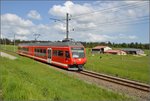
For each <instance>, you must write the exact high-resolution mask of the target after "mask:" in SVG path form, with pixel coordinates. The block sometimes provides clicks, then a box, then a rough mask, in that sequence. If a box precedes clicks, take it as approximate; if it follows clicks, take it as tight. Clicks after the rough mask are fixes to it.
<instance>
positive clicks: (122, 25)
mask: <svg viewBox="0 0 150 101" xmlns="http://www.w3.org/2000/svg"><path fill="white" fill-rule="evenodd" d="M145 23H150V22H149V21H147V20H141V21H139V22H132V23H117V24H113V23H112V24H110V25H113V26H115V27H119V28H120V27H124V25H135V24H136V25H137V24H145ZM110 25H103V26H101V27H107V28H109V27H110ZM91 30H92V31H93V30H102V29H98V28H96V27H95V28H87V29H85V28H83V29H77V31H91Z"/></svg>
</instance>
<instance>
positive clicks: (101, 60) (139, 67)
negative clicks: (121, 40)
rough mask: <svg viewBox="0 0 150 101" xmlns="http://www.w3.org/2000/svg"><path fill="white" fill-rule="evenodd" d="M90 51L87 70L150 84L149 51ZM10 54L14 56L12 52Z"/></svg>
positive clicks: (5, 47)
mask: <svg viewBox="0 0 150 101" xmlns="http://www.w3.org/2000/svg"><path fill="white" fill-rule="evenodd" d="M1 47H2V48H3V49H6V50H10V51H14V46H13V45H6V46H5V45H2V46H1ZM15 51H17V47H15ZM90 51H91V50H90V49H89V48H87V49H86V57H87V63H86V64H85V69H88V70H92V71H95V72H100V73H105V74H108V75H113V76H118V77H122V78H127V79H131V80H135V81H139V82H144V83H150V76H149V73H150V62H149V60H150V51H149V50H145V53H146V54H147V56H133V55H126V56H121V55H120V56H119V55H111V54H94V55H92V54H91V52H90ZM9 53H10V54H12V53H11V52H9ZM13 55H15V54H13Z"/></svg>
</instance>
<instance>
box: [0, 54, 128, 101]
mask: <svg viewBox="0 0 150 101" xmlns="http://www.w3.org/2000/svg"><path fill="white" fill-rule="evenodd" d="M16 56H17V55H16ZM0 65H1V66H0V72H1V73H0V77H1V80H0V81H1V82H0V89H2V96H1V97H2V99H4V100H17V99H18V100H23V99H25V100H57V101H58V100H112V99H114V100H127V99H128V98H127V97H125V96H124V95H120V94H117V93H113V92H111V91H107V90H105V89H102V88H98V87H96V86H95V85H91V84H86V83H84V82H83V81H81V80H79V79H77V78H75V77H73V76H68V75H67V74H63V73H60V72H58V71H56V70H54V69H51V68H49V66H46V65H43V64H39V63H37V62H36V61H34V60H33V59H30V58H26V57H21V56H18V58H17V59H16V60H10V59H7V58H2V57H0ZM128 100H129V99H128Z"/></svg>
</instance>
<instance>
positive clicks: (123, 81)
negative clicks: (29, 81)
mask: <svg viewBox="0 0 150 101" xmlns="http://www.w3.org/2000/svg"><path fill="white" fill-rule="evenodd" d="M1 50H4V51H9V52H12V53H15V54H17V52H13V51H10V50H5V49H1ZM78 73H79V74H83V75H86V76H90V77H93V78H97V79H101V80H105V81H108V82H112V83H116V84H119V85H123V86H127V87H130V88H134V89H138V90H140V91H145V92H150V85H148V84H144V83H139V82H136V81H132V80H127V79H123V78H119V77H114V76H110V75H106V74H102V73H96V72H93V71H88V70H85V69H84V70H83V71H80V72H78Z"/></svg>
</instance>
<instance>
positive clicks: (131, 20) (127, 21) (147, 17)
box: [79, 16, 149, 29]
mask: <svg viewBox="0 0 150 101" xmlns="http://www.w3.org/2000/svg"><path fill="white" fill-rule="evenodd" d="M141 20H147V21H148V20H149V16H143V17H138V18H136V19H127V18H126V19H120V20H118V19H117V20H113V21H111V22H103V23H96V26H93V27H87V26H86V27H85V28H79V29H88V28H96V27H98V26H101V27H102V26H109V25H112V24H114V25H116V24H122V25H123V24H125V23H132V22H134V21H136V22H138V21H141Z"/></svg>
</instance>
